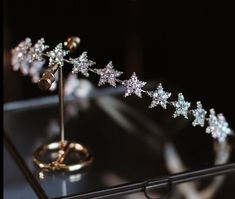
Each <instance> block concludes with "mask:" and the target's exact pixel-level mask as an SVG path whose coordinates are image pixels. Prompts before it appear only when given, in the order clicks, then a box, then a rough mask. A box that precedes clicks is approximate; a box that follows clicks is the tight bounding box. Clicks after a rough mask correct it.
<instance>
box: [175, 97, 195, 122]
mask: <svg viewBox="0 0 235 199" xmlns="http://www.w3.org/2000/svg"><path fill="white" fill-rule="evenodd" d="M172 105H173V106H174V107H175V112H174V114H173V117H174V118H176V117H178V116H180V115H183V116H184V117H185V118H186V119H188V109H189V107H190V105H191V103H190V102H187V101H185V100H184V96H183V94H182V93H179V94H178V101H175V102H172Z"/></svg>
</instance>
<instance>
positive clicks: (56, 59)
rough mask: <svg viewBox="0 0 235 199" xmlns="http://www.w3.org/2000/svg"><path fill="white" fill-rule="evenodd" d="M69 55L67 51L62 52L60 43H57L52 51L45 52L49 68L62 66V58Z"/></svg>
mask: <svg viewBox="0 0 235 199" xmlns="http://www.w3.org/2000/svg"><path fill="white" fill-rule="evenodd" d="M68 53H69V51H68V50H63V45H62V43H59V44H58V45H57V46H56V47H55V48H54V50H52V51H49V52H47V55H48V56H49V66H53V65H55V64H59V65H60V66H63V65H64V56H66V55H67V54H68Z"/></svg>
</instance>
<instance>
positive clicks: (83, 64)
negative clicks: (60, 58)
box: [69, 52, 96, 77]
mask: <svg viewBox="0 0 235 199" xmlns="http://www.w3.org/2000/svg"><path fill="white" fill-rule="evenodd" d="M69 61H70V63H71V64H73V69H72V74H77V73H78V72H80V73H82V74H83V75H84V76H86V77H89V73H88V71H89V67H91V66H92V65H95V64H96V63H95V62H93V61H91V60H88V56H87V52H83V53H82V54H81V55H80V56H79V57H77V58H74V59H73V58H70V59H69Z"/></svg>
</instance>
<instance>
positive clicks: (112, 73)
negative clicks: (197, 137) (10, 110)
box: [11, 38, 232, 142]
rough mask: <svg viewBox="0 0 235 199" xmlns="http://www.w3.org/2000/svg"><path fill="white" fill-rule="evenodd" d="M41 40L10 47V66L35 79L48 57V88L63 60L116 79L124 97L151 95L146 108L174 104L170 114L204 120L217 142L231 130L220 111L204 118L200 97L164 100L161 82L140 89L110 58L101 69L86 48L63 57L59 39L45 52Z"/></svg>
mask: <svg viewBox="0 0 235 199" xmlns="http://www.w3.org/2000/svg"><path fill="white" fill-rule="evenodd" d="M44 43H45V42H44V39H43V38H42V39H40V40H38V41H37V43H36V44H35V45H34V46H33V45H32V43H31V39H29V38H26V39H25V40H24V41H22V42H21V43H20V44H19V45H18V46H17V47H16V48H15V49H13V50H12V60H11V61H12V65H13V69H14V70H18V69H21V71H22V72H23V73H24V74H28V73H29V74H30V75H31V76H32V79H33V81H34V82H37V81H38V80H39V75H40V73H41V72H42V67H43V64H44V63H45V59H44V57H48V58H49V70H51V71H52V73H44V74H43V75H44V77H45V78H46V80H47V83H48V84H49V87H47V88H50V87H51V85H52V83H53V82H54V81H55V77H54V76H53V73H55V71H56V69H54V68H53V67H54V66H58V67H63V65H64V63H65V62H66V63H69V64H72V65H73V68H72V73H73V74H77V73H81V74H83V75H84V76H86V77H89V72H92V73H95V74H97V75H99V76H100V79H99V83H98V86H101V85H104V84H106V83H107V84H110V85H111V86H114V87H116V84H117V83H119V84H121V85H123V86H125V87H126V92H125V94H124V96H125V97H127V96H130V95H131V94H135V95H137V96H138V97H140V98H141V97H142V93H144V94H146V95H147V96H149V97H151V98H152V102H151V104H150V106H149V108H153V107H156V106H158V105H160V106H161V107H162V108H164V109H166V108H167V105H171V106H173V107H174V108H175V112H174V114H173V117H174V118H176V117H178V116H180V115H181V116H183V117H184V118H186V119H188V115H192V116H193V117H194V121H193V122H192V125H193V126H197V125H199V126H201V127H203V126H204V125H205V122H207V123H208V126H207V128H206V133H209V134H211V135H212V137H213V138H216V139H218V141H219V142H224V141H225V140H226V138H227V135H231V134H232V130H231V129H230V128H229V125H228V123H227V122H226V119H225V117H224V116H223V114H222V113H220V114H217V115H216V113H215V110H214V109H210V115H209V117H208V118H207V117H206V114H207V111H205V110H204V109H203V108H202V104H201V102H200V101H198V102H197V107H196V108H195V109H190V107H191V103H190V102H187V101H186V100H185V99H184V96H183V94H182V93H179V94H178V100H177V101H168V98H170V97H171V93H169V92H166V91H164V89H163V87H162V85H161V84H159V85H158V87H157V89H156V90H155V91H146V90H143V87H144V86H145V85H146V82H144V81H140V80H139V79H138V77H137V76H136V74H135V72H134V73H133V74H132V76H131V77H130V79H128V80H120V79H118V77H119V76H120V75H121V74H122V72H120V71H117V70H115V69H114V66H113V64H112V62H111V61H110V62H109V63H108V64H107V65H106V66H105V67H104V68H102V69H96V68H91V67H92V66H93V65H95V64H96V63H95V62H93V61H91V60H89V59H88V56H87V52H83V53H82V54H81V55H80V56H79V57H77V58H68V59H65V58H64V57H65V56H66V55H67V54H68V53H69V51H67V50H64V49H63V45H62V43H60V44H58V45H57V46H56V47H55V48H54V49H53V50H51V51H48V52H44V51H45V50H46V49H47V48H49V46H47V45H45V44H44ZM65 45H66V44H65ZM54 83H55V82H54Z"/></svg>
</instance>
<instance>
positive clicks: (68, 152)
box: [33, 37, 93, 171]
mask: <svg viewBox="0 0 235 199" xmlns="http://www.w3.org/2000/svg"><path fill="white" fill-rule="evenodd" d="M79 43H80V39H79V38H78V37H70V38H68V39H67V41H66V42H65V43H64V46H65V48H66V49H67V50H69V51H74V50H75V49H76V48H77V47H78V45H79ZM57 71H58V73H59V93H58V95H59V112H60V120H59V121H60V122H59V123H60V135H61V140H60V141H58V142H54V143H50V144H46V145H43V146H41V147H40V148H38V149H37V150H36V151H35V153H34V155H33V161H34V162H35V163H36V165H37V166H38V167H39V168H41V169H42V170H44V171H50V170H52V171H55V170H56V171H60V170H62V171H77V170H80V169H82V168H84V167H87V166H88V165H90V164H91V162H92V159H93V158H92V157H91V154H90V152H89V150H88V149H87V148H86V147H85V146H83V145H81V144H79V143H76V142H70V141H67V140H65V131H64V83H63V67H62V66H60V65H58V64H54V65H53V66H51V67H50V68H49V69H48V70H47V71H46V72H44V73H43V76H42V78H41V79H40V80H39V83H38V85H39V88H40V89H42V90H48V89H50V87H51V86H52V83H53V82H54V81H55V73H56V72H57ZM72 153H73V154H72ZM45 157H47V160H45ZM67 157H70V160H67V159H68V158H67ZM71 157H72V158H71ZM48 159H49V160H48ZM71 159H72V160H71ZM69 162H72V163H69Z"/></svg>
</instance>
